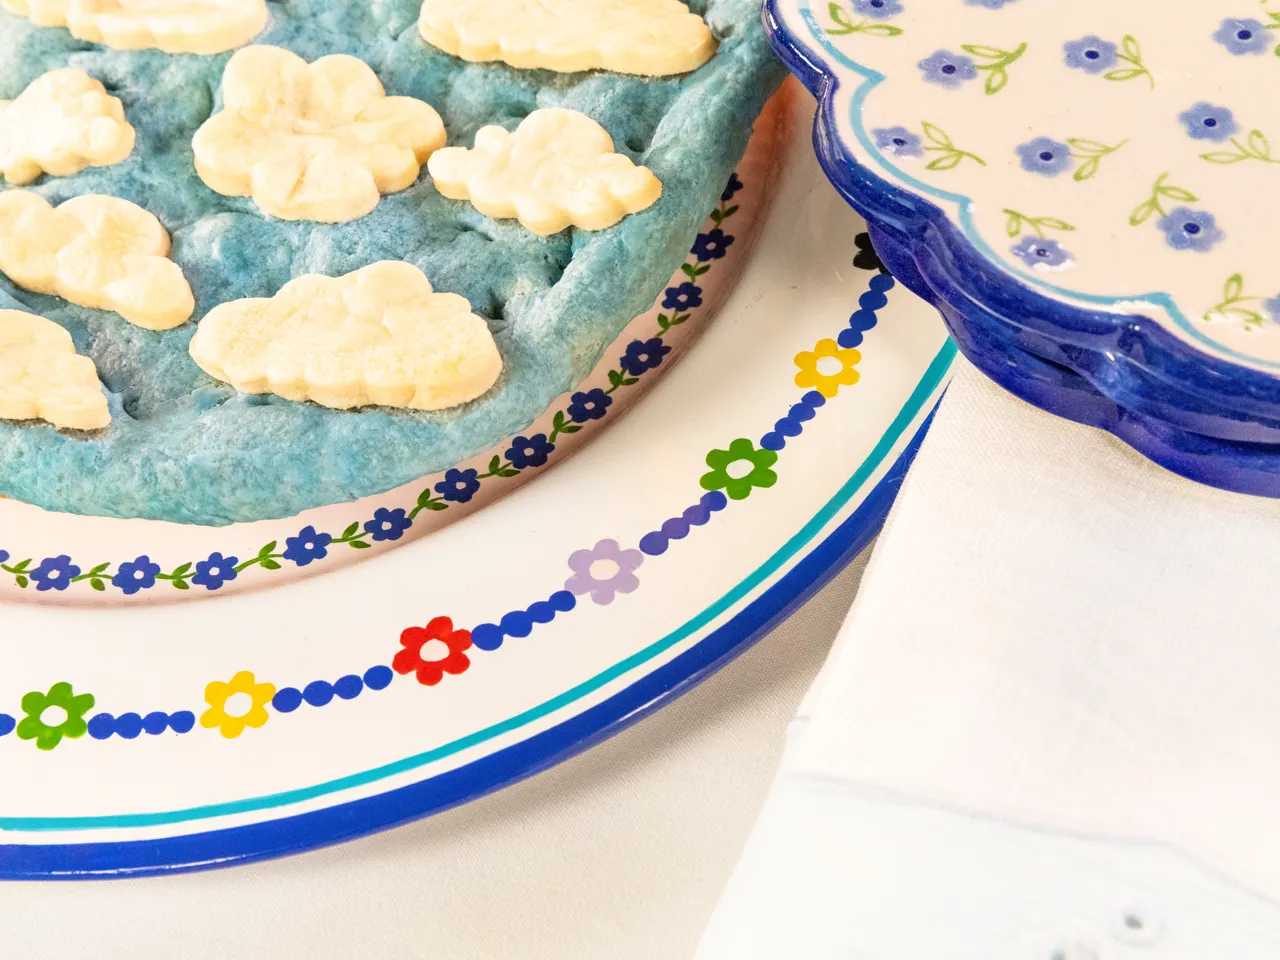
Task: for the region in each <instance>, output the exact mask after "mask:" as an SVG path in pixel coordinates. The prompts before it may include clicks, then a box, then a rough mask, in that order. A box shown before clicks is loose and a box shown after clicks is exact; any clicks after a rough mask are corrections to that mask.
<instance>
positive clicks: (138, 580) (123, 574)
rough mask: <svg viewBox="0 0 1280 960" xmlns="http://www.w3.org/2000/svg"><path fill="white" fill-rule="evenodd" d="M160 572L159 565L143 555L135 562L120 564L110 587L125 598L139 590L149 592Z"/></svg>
mask: <svg viewBox="0 0 1280 960" xmlns="http://www.w3.org/2000/svg"><path fill="white" fill-rule="evenodd" d="M159 572H160V564H158V563H154V562H152V560H151V558H150V557H148V556H147V555H146V554H145V553H144V554H143V555H142V556H140V557H138V559H136V560H132V561H125V562H124V563H122V564H120V568H119V569H118V570H117V571H116V575H115V576H114V577H112V578H111V585H112V586H113V587H115V588H116V589H117V590H119V591H121V592H122V593H123V594H124V595H125V596H126V597H131V596H133V595H134V594H135V593H137V592H138V591H139V590H150V589H151V588H152V587H154V586H155V585H156V574H158V573H159Z"/></svg>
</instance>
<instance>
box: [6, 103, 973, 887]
mask: <svg viewBox="0 0 1280 960" xmlns="http://www.w3.org/2000/svg"><path fill="white" fill-rule="evenodd" d="M800 119H802V120H803V121H804V122H803V123H801V124H797V125H796V128H795V130H794V133H793V134H792V135H791V136H790V137H789V139H788V141H787V144H786V149H785V153H786V155H787V161H786V162H785V163H784V165H783V170H782V173H781V174H780V180H779V183H778V186H777V191H776V196H775V200H774V203H773V205H772V210H774V211H776V212H774V213H772V214H770V215H768V216H767V219H766V222H765V223H764V224H763V226H762V227H761V229H760V231H759V234H758V236H757V239H756V244H757V249H756V252H755V253H754V255H752V256H751V258H750V261H749V263H748V264H747V268H746V271H745V273H744V274H743V275H742V277H741V278H740V279H739V281H738V282H737V284H736V286H735V288H734V290H733V292H732V293H731V294H730V296H729V298H728V299H727V301H726V302H725V304H724V305H723V307H722V308H721V310H720V314H719V317H718V319H717V322H715V323H713V324H711V325H710V327H709V328H708V329H707V330H706V332H705V333H704V334H703V335H702V337H701V338H700V340H699V343H698V344H697V347H696V349H693V350H690V351H689V352H688V353H687V354H686V355H685V356H684V357H683V358H682V359H681V362H680V363H679V364H678V365H677V366H675V367H674V368H673V369H672V370H671V371H670V373H669V374H668V375H667V376H666V377H665V378H664V379H663V380H662V382H661V384H660V385H659V386H658V387H656V388H655V389H654V390H653V391H652V392H651V393H650V394H649V395H648V396H647V397H646V398H645V402H644V403H641V404H638V405H636V406H635V407H634V408H633V409H632V410H630V411H629V412H628V415H627V416H626V417H625V418H623V419H622V420H621V421H620V422H618V423H617V424H615V425H614V426H613V427H612V428H611V429H610V430H608V431H607V432H605V433H604V434H602V435H601V436H599V437H598V438H596V439H595V440H594V441H593V442H592V443H591V444H589V445H587V446H585V447H584V448H582V449H581V450H580V451H578V452H577V453H576V454H575V455H574V456H573V457H572V458H571V459H569V460H568V461H567V462H565V463H564V464H562V465H561V466H560V467H559V468H558V469H556V470H555V471H552V472H551V473H549V474H547V475H545V476H543V477H541V478H540V479H539V481H538V482H537V483H534V484H529V485H528V486H526V487H523V488H522V489H520V490H518V491H516V492H515V493H513V494H512V495H510V496H507V497H504V498H502V499H501V500H500V501H498V502H495V503H493V504H490V505H489V506H488V507H486V508H485V509H484V510H483V511H480V512H478V513H476V514H475V515H473V516H471V517H469V518H468V519H467V521H466V522H463V523H457V524H452V525H450V526H448V527H446V528H444V529H441V530H437V531H434V532H433V533H431V534H430V535H429V536H426V537H423V538H421V539H419V540H416V541H413V542H410V543H406V544H404V545H403V546H401V547H400V548H399V549H397V550H394V551H390V552H385V553H379V552H377V551H372V550H370V551H367V553H368V555H369V556H368V559H362V560H361V561H360V562H358V563H354V564H352V565H350V566H347V567H344V568H342V569H340V570H337V571H335V572H333V573H330V574H328V575H325V576H316V577H310V578H305V579H294V580H291V581H288V582H283V583H279V582H272V583H266V584H264V585H263V588H262V589H260V590H255V591H248V592H243V593H221V592H219V593H218V594H217V596H216V598H212V599H209V600H207V601H205V602H202V603H200V604H199V605H198V606H196V607H193V606H192V605H191V604H144V605H131V606H122V607H120V608H118V609H113V610H105V611H104V610H86V609H82V608H77V607H75V606H70V605H65V604H47V603H43V604H42V603H31V602H27V601H26V600H25V599H3V600H0V618H3V622H4V625H5V637H6V641H7V645H6V651H7V656H6V661H5V670H4V672H3V675H0V764H2V765H3V770H4V775H5V781H4V782H5V789H4V790H3V791H0V876H3V877H89V876H108V875H121V874H140V873H160V872H170V871H172V870H175V869H195V868H204V867H210V866H216V865H220V864H227V863H234V862H239V861H244V860H249V859H254V858H259V857H265V856H273V855H279V854H285V853H289V852H293V851H297V850H302V849H305V848H307V847H312V846H316V845H319V844H323V843H330V842H334V841H337V840H341V839H344V838H347V837H352V836H357V835H359V834H362V833H367V832H369V831H372V830H376V829H380V828H384V827H388V826H392V825H394V824H396V823H399V822H402V821H404V820H407V819H410V818H413V817H417V816H422V815H425V814H427V813H431V812H433V811H436V810H441V809H444V808H446V807H449V806H452V805H455V804H458V803H462V802H465V801H467V800H469V799H471V798H474V797H477V796H479V795H481V794H483V793H485V792H488V791H490V790H494V789H497V788H498V787H501V786H503V785H504V784H507V783H510V782H512V781H514V780H517V779H520V778H522V777H525V776H529V775H531V774H533V773H535V772H537V771H538V770H540V769H542V768H544V767H546V766H548V765H550V764H552V763H554V762H556V761H558V760H559V759H562V758H563V757H566V756H568V755H570V754H573V753H575V752H577V751H579V750H581V749H584V748H585V747H587V746H589V745H590V744H592V743H594V742H595V741H597V740H599V739H601V738H603V737H605V736H608V735H609V734H611V733H613V732H615V731H617V730H619V729H621V728H622V727H625V726H626V725H628V724H629V723H632V722H634V721H635V720H636V719H638V718H639V717H641V716H643V715H644V714H645V713H646V712H647V711H650V710H653V709H655V708H657V707H659V706H661V705H662V704H663V703H665V702H666V701H667V700H669V699H670V698H672V697H674V696H676V695H678V694H679V693H680V692H681V691H683V690H685V689H687V688H688V687H689V686H690V685H691V684H692V683H694V682H696V681H697V680H698V679H700V678H701V677H703V676H705V675H707V674H708V673H710V672H711V671H712V670H714V669H715V668H716V667H718V666H719V665H721V664H723V663H724V662H726V661H727V660H728V659H730V658H731V657H732V656H734V655H735V654H736V653H737V652H739V651H741V650H742V649H743V648H744V647H745V646H746V645H747V644H748V643H750V641H751V640H752V639H753V638H755V637H756V636H758V635H760V634H761V633H762V632H763V631H764V630H766V629H767V628H768V627H769V626H770V625H771V624H773V623H775V622H776V621H777V620H778V619H779V618H780V617H782V616H785V615H786V613H787V612H788V611H789V610H791V609H792V608H793V607H794V606H795V605H796V604H798V603H799V602H801V601H802V600H803V599H804V598H805V597H806V596H808V595H809V594H810V593H811V592H812V591H813V590H815V589H817V588H818V586H820V585H821V584H822V583H823V582H824V581H825V580H826V578H827V577H829V576H830V575H832V574H833V573H834V572H835V571H836V570H838V569H839V568H840V566H841V565H842V564H843V562H844V561H846V560H847V559H849V558H850V557H851V556H852V555H853V553H854V552H856V551H857V550H859V549H860V548H861V547H862V546H864V545H865V544H866V543H867V541H868V540H869V538H870V537H871V536H872V535H873V534H874V532H875V531H876V530H877V529H878V527H879V525H880V523H881V521H882V520H883V519H884V516H885V513H886V512H887V510H888V507H889V504H890V503H891V501H892V499H893V496H894V493H895V492H896V490H897V487H898V485H899V484H900V482H901V480H902V476H903V473H904V471H905V469H906V466H907V464H908V463H909V462H910V460H911V457H912V456H913V454H914V451H915V449H916V446H917V444H918V443H919V440H920V437H921V435H922V434H923V431H924V429H925V427H926V426H927V424H928V421H929V417H930V416H931V413H932V410H933V409H934V406H935V405H936V403H937V400H938V398H939V396H940V395H941V392H942V391H943V389H945V386H946V383H947V379H948V377H949V371H950V366H951V362H952V360H953V358H954V356H955V346H954V344H953V343H952V341H951V340H949V339H948V337H947V335H946V331H945V328H944V327H943V325H942V324H941V323H940V322H939V321H938V317H937V314H936V312H935V311H934V310H933V309H932V308H931V307H929V306H928V305H927V304H925V303H923V302H922V301H920V300H919V299H918V298H916V297H914V296H913V295H912V294H911V293H910V292H908V291H907V290H906V289H905V288H903V287H902V286H901V285H900V284H898V283H897V282H896V281H895V280H894V279H893V278H892V277H890V276H889V275H888V274H887V273H885V272H882V270H881V268H880V264H879V262H878V260H877V259H876V257H875V256H874V254H873V253H872V251H871V248H870V245H869V243H868V241H867V237H866V234H865V233H864V232H863V231H864V230H865V225H864V223H863V222H862V221H861V220H860V219H859V218H858V217H857V216H856V215H855V214H854V213H853V211H851V210H849V209H848V207H846V206H845V205H844V204H841V203H838V202H835V203H833V202H832V201H833V199H834V198H833V195H832V191H831V188H830V187H829V185H828V184H827V183H826V182H825V180H824V179H823V177H822V174H821V172H820V171H819V170H818V168H817V164H816V162H815V161H814V159H813V156H812V152H811V150H810V147H809V144H808V142H807V141H808V138H807V136H806V135H805V128H807V125H808V120H809V118H808V117H807V116H806V117H802V118H800ZM780 318H781V319H784V320H785V322H779V321H780ZM304 539H305V538H304ZM308 544H310V546H308ZM285 549H288V550H290V551H293V552H294V554H295V555H297V556H304V555H306V554H307V553H308V552H314V551H315V550H316V546H315V542H314V538H312V539H311V540H308V541H307V542H306V543H297V544H292V545H286V546H285ZM273 552H275V551H273ZM286 559H287V558H286ZM290 562H292V561H290ZM91 590H92V588H90V591H91Z"/></svg>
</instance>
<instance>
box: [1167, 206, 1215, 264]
mask: <svg viewBox="0 0 1280 960" xmlns="http://www.w3.org/2000/svg"><path fill="white" fill-rule="evenodd" d="M1156 226H1158V227H1159V228H1160V229H1161V230H1163V231H1164V238H1165V240H1166V241H1167V242H1168V244H1169V246H1171V247H1173V249H1175V250H1195V251H1197V252H1199V253H1203V252H1204V251H1206V250H1208V249H1209V248H1210V247H1212V246H1213V245H1214V244H1215V243H1217V242H1218V241H1219V240H1221V239H1222V238H1223V237H1224V236H1225V234H1224V233H1223V232H1222V228H1221V227H1219V226H1218V223H1217V221H1216V220H1215V219H1214V217H1213V214H1212V213H1205V212H1204V211H1203V210H1192V209H1190V208H1188V207H1178V208H1177V209H1176V210H1171V211H1169V215H1168V216H1167V217H1163V218H1161V220H1160V222H1159V223H1157V224H1156Z"/></svg>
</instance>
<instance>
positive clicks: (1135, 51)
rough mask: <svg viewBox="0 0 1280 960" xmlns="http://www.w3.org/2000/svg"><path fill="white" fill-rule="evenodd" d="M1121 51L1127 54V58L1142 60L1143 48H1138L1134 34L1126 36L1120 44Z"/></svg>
mask: <svg viewBox="0 0 1280 960" xmlns="http://www.w3.org/2000/svg"><path fill="white" fill-rule="evenodd" d="M1120 49H1122V50H1123V51H1124V52H1125V56H1128V57H1132V58H1133V59H1134V60H1141V59H1142V48H1141V47H1139V46H1138V41H1137V38H1135V37H1134V36H1133V35H1132V34H1129V33H1126V34H1125V35H1124V39H1123V40H1122V41H1121V42H1120Z"/></svg>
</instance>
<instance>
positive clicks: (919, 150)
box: [871, 127, 924, 157]
mask: <svg viewBox="0 0 1280 960" xmlns="http://www.w3.org/2000/svg"><path fill="white" fill-rule="evenodd" d="M871 136H873V137H875V139H876V146H877V147H878V148H879V149H881V150H883V151H884V152H885V153H889V154H892V155H893V156H895V157H922V156H924V147H923V145H922V144H921V141H920V137H919V136H918V135H916V134H914V133H912V132H911V131H910V130H908V129H907V128H906V127H881V128H879V129H877V130H872V131H871Z"/></svg>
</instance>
